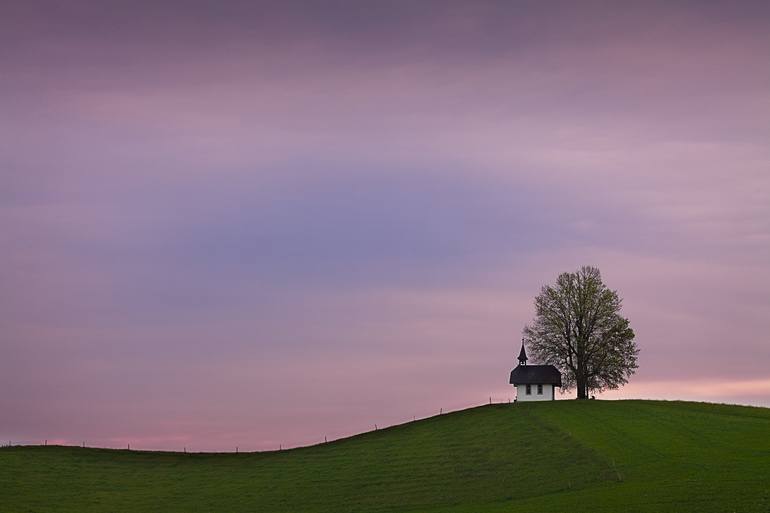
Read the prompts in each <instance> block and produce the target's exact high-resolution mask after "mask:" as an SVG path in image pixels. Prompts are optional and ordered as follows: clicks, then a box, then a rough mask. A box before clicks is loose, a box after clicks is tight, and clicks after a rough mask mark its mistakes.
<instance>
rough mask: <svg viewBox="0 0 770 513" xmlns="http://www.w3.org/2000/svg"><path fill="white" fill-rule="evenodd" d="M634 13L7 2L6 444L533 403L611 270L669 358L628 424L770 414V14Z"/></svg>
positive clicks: (161, 436) (286, 428) (653, 365)
mask: <svg viewBox="0 0 770 513" xmlns="http://www.w3.org/2000/svg"><path fill="white" fill-rule="evenodd" d="M620 4H621V3H620V2H591V1H584V2H564V3H561V2H539V1H537V2H535V1H533V2H527V1H517V2H508V1H504V2H503V1H501V2H490V1H473V2H453V1H436V2H430V1H424V2H409V1H405V2H359V1H350V2H339V1H323V2H321V1H318V2H274V3H266V2H251V1H249V2H246V1H243V2H232V1H231V2H223V1H219V0H218V1H213V0H212V1H203V0H194V1H181V0H168V1H164V2H155V1H153V2H150V1H131V2H127V1H126V2H115V1H111V0H107V1H98V2H97V1H93V2H85V1H82V0H71V1H67V2H52V1H51V2H40V1H36V0H29V1H27V0H25V1H16V2H3V3H2V5H1V6H0V113H1V115H0V184H1V185H0V248H1V249H2V251H0V439H3V440H11V441H16V442H20V443H40V442H43V441H44V440H48V443H69V444H80V443H86V444H88V445H94V446H103V447H123V446H125V445H126V444H129V443H130V444H131V446H132V448H133V447H135V448H145V449H164V450H180V449H182V448H183V447H187V448H188V450H207V451H208V450H234V448H235V447H236V446H238V447H239V448H240V450H242V451H243V450H267V449H275V448H278V447H279V446H283V447H291V446H297V445H304V444H311V443H317V442H319V441H321V440H323V438H324V437H327V438H328V439H334V438H338V437H342V436H347V435H350V434H354V433H358V432H362V431H367V430H370V429H373V427H374V425H375V424H378V425H379V426H380V427H382V426H386V425H390V424H395V423H400V422H405V421H408V420H411V419H413V418H421V417H426V416H430V415H434V414H436V413H438V412H439V410H440V409H443V410H444V411H447V410H453V409H459V408H464V407H467V406H472V405H478V404H482V403H484V402H488V401H489V400H490V398H491V400H492V401H504V402H507V401H508V400H509V399H512V398H513V397H514V396H515V395H514V392H513V389H512V387H511V386H510V385H509V384H508V374H509V372H510V370H511V368H512V367H513V366H515V363H516V361H515V357H516V356H517V355H518V351H519V347H520V346H519V345H520V339H521V330H522V328H523V327H524V326H525V325H526V324H527V323H528V322H530V321H531V320H532V318H533V316H534V305H533V299H534V297H535V295H537V293H538V292H539V291H540V288H541V287H542V286H543V285H544V284H548V283H552V282H553V281H554V280H555V278H556V277H557V276H558V274H559V273H562V272H566V271H574V270H576V269H577V268H579V267H580V266H582V265H594V266H598V267H599V268H600V269H601V271H602V276H603V278H604V281H605V283H606V284H607V285H608V286H609V287H610V288H612V289H615V290H617V291H618V292H619V294H620V295H621V296H622V297H623V299H624V303H623V310H622V313H623V315H625V316H626V317H628V318H629V320H630V322H631V327H632V328H633V329H634V330H635V332H636V341H637V344H638V346H639V348H640V350H641V353H640V356H639V369H638V372H637V373H636V375H634V376H633V377H632V379H631V381H630V383H629V384H628V385H627V386H625V387H624V388H622V389H620V390H618V391H614V392H610V393H605V394H602V395H601V397H602V398H608V399H612V398H664V399H687V400H699V401H714V402H727V403H740V404H752V405H764V406H770V270H769V269H768V264H769V263H770V144H768V142H769V141H770V59H768V55H770V4H768V3H767V2H729V3H728V2H709V1H705V2H684V1H677V2H659V3H656V2H638V3H635V5H632V3H622V4H623V5H620ZM572 396H573V394H572V393H571V394H565V395H563V396H559V395H558V394H557V398H559V399H561V398H564V399H566V398H571V397H572Z"/></svg>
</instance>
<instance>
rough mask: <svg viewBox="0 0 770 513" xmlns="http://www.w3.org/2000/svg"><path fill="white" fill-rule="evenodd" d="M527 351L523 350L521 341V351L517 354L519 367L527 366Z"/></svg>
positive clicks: (522, 340) (522, 341)
mask: <svg viewBox="0 0 770 513" xmlns="http://www.w3.org/2000/svg"><path fill="white" fill-rule="evenodd" d="M527 360H528V358H527V351H526V350H525V349H524V339H521V351H520V352H519V365H526V364H527Z"/></svg>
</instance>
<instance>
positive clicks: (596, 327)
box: [524, 267, 639, 399]
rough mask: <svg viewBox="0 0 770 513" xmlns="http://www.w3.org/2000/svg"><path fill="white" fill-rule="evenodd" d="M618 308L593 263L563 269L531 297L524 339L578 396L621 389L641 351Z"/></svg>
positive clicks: (619, 302) (617, 299)
mask: <svg viewBox="0 0 770 513" xmlns="http://www.w3.org/2000/svg"><path fill="white" fill-rule="evenodd" d="M621 306H622V300H621V298H620V296H619V295H618V293H617V292H616V291H614V290H610V289H608V288H607V286H606V285H605V284H604V283H603V282H602V278H601V273H600V272H599V269H597V268H596V267H581V268H580V269H579V270H578V271H576V272H574V273H562V274H560V275H559V277H558V278H557V279H556V283H555V284H554V285H545V286H544V287H543V288H542V289H541V291H540V294H539V295H538V296H537V297H536V298H535V312H536V313H535V319H534V320H533V322H532V323H531V324H529V325H527V326H526V327H525V328H524V339H525V342H526V343H527V346H528V347H529V349H530V352H531V353H532V354H533V355H534V356H535V357H536V358H537V359H538V360H540V361H541V362H542V363H547V364H551V365H554V366H556V367H557V368H559V369H560V370H561V371H562V382H563V386H564V389H566V390H569V389H572V388H576V389H577V397H578V399H586V398H588V394H589V392H591V391H596V392H600V391H602V390H607V389H616V388H619V387H620V386H622V385H624V384H626V383H628V379H629V378H630V377H631V375H632V374H633V373H634V372H635V371H636V369H637V368H638V364H637V357H638V355H639V348H638V347H637V346H636V343H635V342H634V330H632V329H631V327H630V325H629V322H628V319H626V318H625V317H623V316H622V315H620V309H621Z"/></svg>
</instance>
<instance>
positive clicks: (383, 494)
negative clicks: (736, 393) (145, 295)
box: [0, 401, 770, 513]
mask: <svg viewBox="0 0 770 513" xmlns="http://www.w3.org/2000/svg"><path fill="white" fill-rule="evenodd" d="M0 511H2V512H3V513H11V512H36V513H43V512H73V513H74V512H78V513H85V512H96V511H98V512H150V511H152V512H156V511H163V512H176V511H178V512H242V511H243V512H246V511H249V512H270V513H279V512H292V513H302V512H334V513H344V512H365V513H377V512H418V511H430V512H434V513H465V512H467V513H485V512H490V513H492V512H495V513H497V512H560V513H561V512H570V513H572V512H620V511H629V512H634V511H644V512H655V513H660V512H666V511H671V512H684V511H693V512H732V511H737V512H743V511H750V512H762V513H767V512H770V409H766V408H750V407H742V406H725V405H715V404H702V403H685V402H659V401H582V402H577V401H556V402H548V403H539V404H537V403H530V404H513V405H507V404H506V405H492V406H483V407H479V408H472V409H468V410H464V411H459V412H455V413H450V414H446V415H442V416H437V417H432V418H429V419H426V420H420V421H417V422H411V423H408V424H404V425H401V426H396V427H393V428H389V429H382V430H379V431H375V432H371V433H365V434H362V435H358V436H355V437H352V438H347V439H344V440H340V441H336V442H332V443H328V444H322V445H316V446H313V447H306V448H301V449H293V450H287V451H282V452H263V453H247V454H182V453H161V452H140V451H130V452H129V451H119V450H107V449H82V448H76V447H12V448H4V449H2V450H0Z"/></svg>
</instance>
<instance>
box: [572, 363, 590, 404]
mask: <svg viewBox="0 0 770 513" xmlns="http://www.w3.org/2000/svg"><path fill="white" fill-rule="evenodd" d="M576 374H577V375H576V376H575V382H576V383H575V384H576V385H577V398H578V399H588V380H587V379H586V378H585V371H584V370H583V366H582V365H579V366H578V369H577V373H576Z"/></svg>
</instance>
